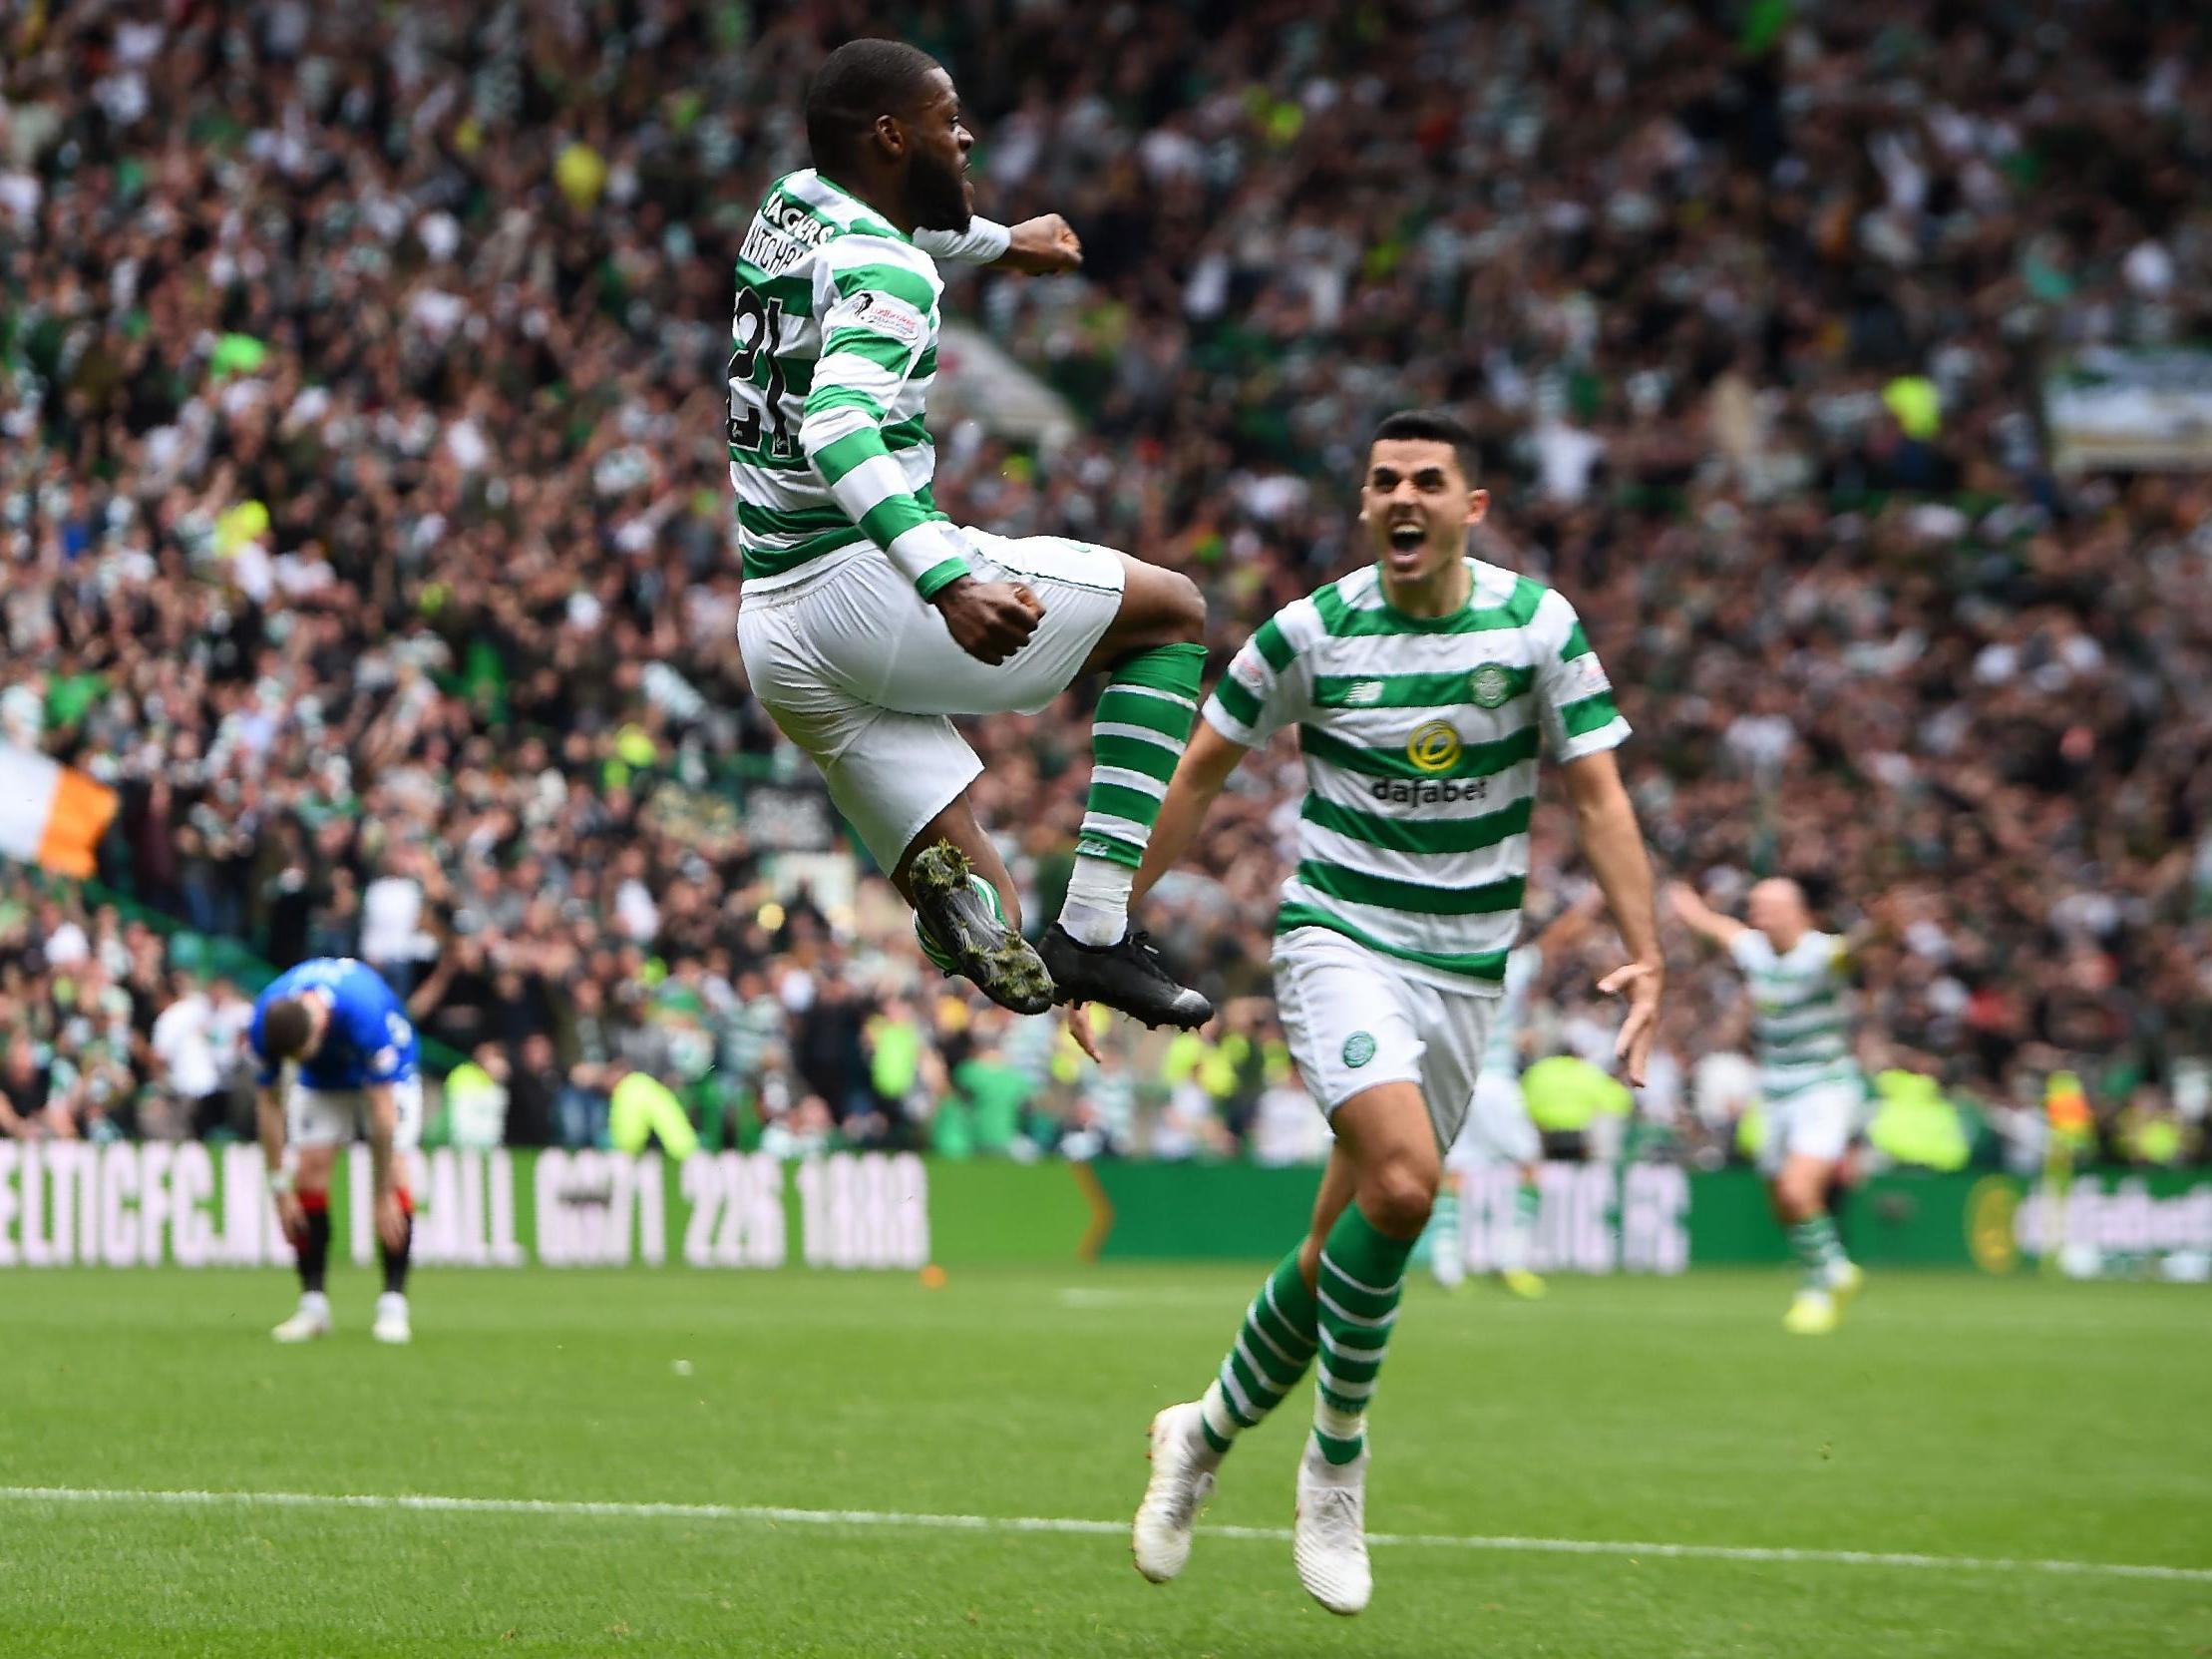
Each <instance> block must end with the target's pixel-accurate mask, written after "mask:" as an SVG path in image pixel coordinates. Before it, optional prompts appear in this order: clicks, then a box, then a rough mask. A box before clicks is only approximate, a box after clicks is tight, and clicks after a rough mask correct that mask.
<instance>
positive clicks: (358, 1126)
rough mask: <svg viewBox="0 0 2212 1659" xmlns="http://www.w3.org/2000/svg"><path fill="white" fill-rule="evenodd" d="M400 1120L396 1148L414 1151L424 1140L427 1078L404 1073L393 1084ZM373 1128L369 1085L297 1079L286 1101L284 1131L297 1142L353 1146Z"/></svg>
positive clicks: (293, 1141)
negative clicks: (313, 1084)
mask: <svg viewBox="0 0 2212 1659" xmlns="http://www.w3.org/2000/svg"><path fill="white" fill-rule="evenodd" d="M392 1093H393V1095H394V1097H395V1103H396V1104H397V1105H398V1106H399V1123H398V1126H397V1127H396V1128H394V1129H393V1131H392V1146H393V1149H394V1150H396V1151H401V1152H412V1151H414V1150H415V1148H416V1147H418V1146H420V1145H421V1144H422V1140H423V1080H422V1078H420V1077H402V1078H401V1079H400V1080H399V1081H398V1082H396V1083H394V1084H393V1085H392ZM368 1131H369V1091H368V1090H367V1089H365V1088H309V1087H308V1086H307V1085H306V1084H305V1083H302V1082H297V1081H295V1082H294V1083H293V1084H292V1091H291V1094H290V1096H289V1097H288V1098H287V1099H286V1101H285V1102H284V1134H285V1138H287V1139H288V1140H289V1141H290V1142H291V1143H292V1144H293V1145H294V1146H350V1145H352V1144H353V1138H354V1136H355V1135H356V1134H367V1133H368Z"/></svg>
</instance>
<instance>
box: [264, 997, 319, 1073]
mask: <svg viewBox="0 0 2212 1659" xmlns="http://www.w3.org/2000/svg"><path fill="white" fill-rule="evenodd" d="M313 1030H314V1023H313V1022H312V1021H311V1020H309V1019H308V1017H307V1005H306V1004H305V1003H304V1002H302V1001H300V999H299V998H297V997H284V998H280V999H279V1000H277V1001H276V1002H273V1003H271V1004H269V1006H268V1007H267V1008H266V1009H265V1010H263V1011H262V1014H261V1046H262V1047H263V1048H264V1049H266V1050H267V1052H268V1056H269V1058H270V1059H294V1058H297V1057H298V1056H299V1055H300V1054H301V1053H303V1052H304V1051H305V1050H306V1047H307V1038H308V1036H309V1035H310V1034H311V1033H312V1032H313Z"/></svg>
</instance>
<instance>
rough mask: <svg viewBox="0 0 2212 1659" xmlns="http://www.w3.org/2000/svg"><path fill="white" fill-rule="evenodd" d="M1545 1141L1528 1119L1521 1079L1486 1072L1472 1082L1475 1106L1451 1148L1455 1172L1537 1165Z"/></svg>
mask: <svg viewBox="0 0 2212 1659" xmlns="http://www.w3.org/2000/svg"><path fill="white" fill-rule="evenodd" d="M1543 1158H1544V1142H1543V1139H1542V1137H1541V1136H1539V1135H1538V1134H1537V1132H1536V1125H1535V1124H1534V1123H1533V1122H1531V1121H1530V1120H1529V1105H1528V1101H1527V1100H1526V1099H1525V1098H1524V1097H1523V1096H1522V1093H1521V1079H1520V1078H1519V1077H1517V1076H1512V1075H1509V1074H1508V1073H1506V1072H1502V1071H1485V1072H1484V1073H1483V1074H1482V1075H1481V1076H1479V1077H1477V1078H1476V1079H1475V1098H1474V1104H1473V1105H1472V1107H1471V1108H1470V1109H1469V1110H1468V1113H1467V1126H1466V1127H1465V1128H1463V1129H1461V1130H1460V1131H1459V1140H1458V1143H1457V1144H1456V1145H1454V1146H1453V1147H1452V1152H1451V1158H1450V1163H1451V1166H1452V1167H1453V1168H1454V1169H1470V1168H1475V1167H1478V1166H1480V1165H1482V1164H1486V1163H1514V1164H1521V1163H1540V1162H1542V1161H1543Z"/></svg>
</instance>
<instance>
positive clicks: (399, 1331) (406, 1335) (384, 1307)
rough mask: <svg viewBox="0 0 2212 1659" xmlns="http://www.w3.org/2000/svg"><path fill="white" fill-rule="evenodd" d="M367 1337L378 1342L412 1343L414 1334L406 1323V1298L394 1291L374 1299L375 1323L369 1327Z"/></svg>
mask: <svg viewBox="0 0 2212 1659" xmlns="http://www.w3.org/2000/svg"><path fill="white" fill-rule="evenodd" d="M369 1335H370V1336H372V1337H374V1338H376V1340H377V1341H378V1342H394V1343H398V1342H413V1341H414V1340H415V1333H414V1331H413V1329H412V1328H411V1327H410V1326H409V1325H408V1323H407V1298H406V1297H405V1296H402V1295H400V1294H399V1293H398V1292H396V1291H389V1290H388V1291H386V1292H385V1293H384V1294H383V1295H381V1296H379V1297H378V1298H377V1299H376V1323H375V1324H374V1325H372V1326H370V1327H369Z"/></svg>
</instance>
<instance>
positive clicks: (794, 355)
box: [728, 168, 1007, 598]
mask: <svg viewBox="0 0 2212 1659" xmlns="http://www.w3.org/2000/svg"><path fill="white" fill-rule="evenodd" d="M1006 243H1007V231H1006V229H1005V227H1004V226H1003V225H998V224H994V223H992V222H991V221H989V220H988V219H976V220H975V221H974V222H973V224H972V225H971V226H970V228H969V229H968V230H967V231H965V232H963V233H960V234H957V235H955V234H952V233H950V232H944V231H927V230H923V231H917V232H916V233H915V234H914V235H913V236H908V235H905V234H903V233H902V232H901V231H899V230H898V229H897V228H895V227H894V226H892V225H891V224H889V223H887V222H885V221H884V219H882V218H881V217H879V216H878V215H877V214H876V213H875V211H874V210H873V209H871V208H870V207H868V205H867V204H866V203H864V202H862V201H861V200H860V199H859V198H857V197H855V196H853V195H851V194H850V193H848V192H847V191H845V190H844V189H842V188H841V187H839V186H837V185H834V184H832V183H831V182H830V181H829V180H827V179H824V178H822V177H821V176H820V175H819V174H817V173H815V172H814V171H813V170H812V169H811V168H810V169H807V170H806V171H804V172H800V173H794V174H790V175H787V176H786V177H784V178H782V179H779V180H777V181H776V182H775V183H774V184H773V185H771V186H769V187H768V194H767V195H766V196H765V197H763V198H762V199H761V205H760V207H759V210H758V211H756V212H755V213H754V215H753V221H752V224H751V226H750V227H749V228H748V229H747V231H746V233H745V242H744V246H743V248H742V250H741V252H740V255H739V258H738V262H737V311H736V315H735V316H734V317H733V319H732V321H731V324H730V361H729V385H730V418H729V431H728V438H729V446H730V483H731V484H732V485H733V486H734V487H735V489H736V491H737V523H738V541H739V545H740V547H741V548H742V549H743V551H744V574H745V581H746V584H747V586H749V587H753V588H760V589H767V588H777V587H782V586H784V585H785V584H787V583H790V582H792V581H795V580H797V579H798V578H799V577H800V576H801V575H812V574H814V573H815V572H816V571H818V570H819V569H821V568H822V567H823V565H824V564H825V562H842V561H844V560H846V559H849V558H853V557H855V556H858V555H862V554H866V553H869V552H871V551H880V552H882V553H883V554H885V555H887V556H889V558H890V559H891V561H892V563H893V564H895V565H897V566H898V567H899V569H900V570H901V571H902V572H903V573H904V574H905V575H906V576H907V578H908V580H909V581H911V582H913V583H914V584H915V586H916V587H917V588H918V589H919V590H920V591H921V592H922V596H923V597H924V598H927V597H928V596H929V595H930V594H933V593H935V592H936V591H937V590H938V589H939V588H942V587H943V586H945V585H946V584H947V583H949V582H951V581H953V580H954V579H955V578H957V577H960V576H963V575H965V574H966V572H967V564H966V559H965V552H966V547H965V542H964V540H963V539H962V538H961V537H960V536H959V535H958V534H957V533H956V532H955V531H954V530H953V529H952V527H951V526H950V525H949V524H948V523H947V522H946V520H945V516H944V514H942V513H940V512H939V511H937V506H936V503H935V501H934V500H933V499H932V498H931V496H930V494H929V480H930V477H931V475H932V474H933V472H934V471H935V467H936V450H935V447H934V446H933V445H932V444H931V443H930V441H929V432H928V428H927V427H925V426H924V425H923V424H922V410H923V408H924V406H925V405H926V403H927V402H928V397H929V387H930V384H931V382H932V381H933V380H934V379H935V377H936V370H937V328H938V323H939V320H940V319H939V314H938V304H937V302H938V297H939V295H940V294H941V293H942V292H943V286H944V285H943V282H942V280H941V279H940V278H939V277H938V275H937V268H936V259H937V258H949V259H958V260H963V261H972V262H984V261H987V260H990V259H993V258H996V257H997V256H998V255H999V254H1000V253H1002V252H1004V251H1005V248H1006Z"/></svg>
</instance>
